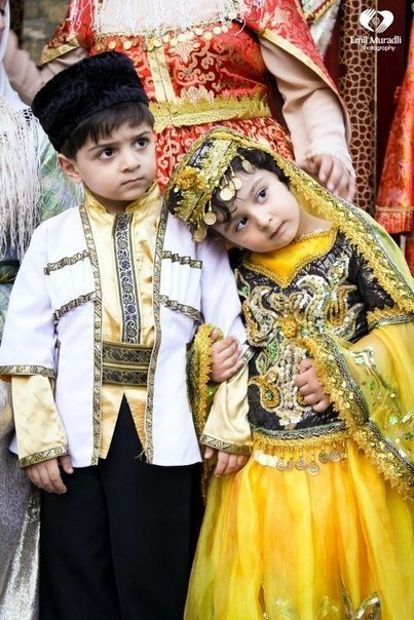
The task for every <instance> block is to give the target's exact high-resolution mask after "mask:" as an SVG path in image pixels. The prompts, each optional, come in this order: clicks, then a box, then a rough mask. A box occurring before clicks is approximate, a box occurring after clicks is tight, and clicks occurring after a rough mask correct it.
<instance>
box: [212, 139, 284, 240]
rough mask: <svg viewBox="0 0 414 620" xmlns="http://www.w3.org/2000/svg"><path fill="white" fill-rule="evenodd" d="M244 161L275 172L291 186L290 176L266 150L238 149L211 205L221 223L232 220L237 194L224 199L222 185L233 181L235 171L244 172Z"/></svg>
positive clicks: (282, 180)
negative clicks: (229, 198)
mask: <svg viewBox="0 0 414 620" xmlns="http://www.w3.org/2000/svg"><path fill="white" fill-rule="evenodd" d="M243 161H248V162H249V163H250V164H251V165H252V166H254V168H257V169H258V170H260V169H262V170H268V171H269V172H273V173H274V174H275V175H276V176H277V178H278V179H279V181H281V182H282V183H284V184H285V185H287V186H288V187H289V179H288V177H287V176H286V175H285V174H284V173H283V172H282V170H281V169H280V168H279V166H278V165H277V163H276V162H275V160H274V159H273V157H272V156H271V155H270V153H267V152H266V151H262V150H260V149H242V148H240V149H238V150H237V155H236V157H234V158H233V159H232V161H231V162H230V164H229V167H228V168H227V170H226V172H225V173H224V174H223V176H222V177H221V179H220V183H219V185H218V187H217V189H215V190H214V192H213V196H212V199H211V206H212V207H213V210H214V211H215V212H216V213H217V215H218V216H219V220H220V223H221V224H222V223H224V222H228V221H229V220H230V218H231V214H232V211H233V209H232V205H233V202H234V200H235V198H236V196H235V197H234V198H232V199H231V200H229V201H224V200H222V199H221V198H220V191H221V186H222V185H223V184H224V185H227V184H228V182H229V181H230V183H231V179H232V176H233V175H234V173H235V172H239V171H240V170H243V172H245V168H244V167H243ZM210 230H211V229H210Z"/></svg>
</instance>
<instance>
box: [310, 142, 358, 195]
mask: <svg viewBox="0 0 414 620" xmlns="http://www.w3.org/2000/svg"><path fill="white" fill-rule="evenodd" d="M302 168H303V169H304V170H305V172H308V173H309V174H312V175H313V176H314V177H316V178H317V180H318V181H319V183H321V184H322V185H323V186H324V187H326V188H327V189H328V190H329V191H330V192H333V193H334V194H337V195H338V196H341V198H345V200H353V198H354V196H355V189H356V184H355V175H354V174H353V172H352V171H351V170H349V169H348V168H347V167H346V165H345V164H344V163H343V162H342V161H341V160H340V159H339V158H338V157H335V155H328V154H327V153H324V154H322V155H313V156H312V157H308V159H307V160H306V162H305V163H304V164H303V166H302Z"/></svg>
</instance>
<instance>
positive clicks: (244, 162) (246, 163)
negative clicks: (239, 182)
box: [241, 159, 253, 172]
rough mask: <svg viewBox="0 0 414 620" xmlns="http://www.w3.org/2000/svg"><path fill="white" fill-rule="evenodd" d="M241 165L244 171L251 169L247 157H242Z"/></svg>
mask: <svg viewBox="0 0 414 620" xmlns="http://www.w3.org/2000/svg"><path fill="white" fill-rule="evenodd" d="M241 165H242V168H243V170H244V171H245V172H251V171H252V170H253V166H252V164H251V163H250V162H249V161H247V159H243V160H242V163H241Z"/></svg>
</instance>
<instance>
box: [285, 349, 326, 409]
mask: <svg viewBox="0 0 414 620" xmlns="http://www.w3.org/2000/svg"><path fill="white" fill-rule="evenodd" d="M294 383H295V385H296V386H297V387H298V388H299V393H300V395H301V396H303V400H304V401H305V403H306V404H307V405H311V406H312V409H313V410H314V411H316V413H323V412H324V411H326V410H327V409H328V407H329V406H330V404H331V400H330V398H329V396H328V395H327V394H326V393H325V392H324V390H323V388H322V386H321V384H320V382H319V379H318V377H317V376H316V371H315V366H314V363H313V360H311V359H305V360H303V361H302V363H301V365H300V373H299V374H298V375H296V377H295V378H294Z"/></svg>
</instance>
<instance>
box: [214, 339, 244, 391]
mask: <svg viewBox="0 0 414 620" xmlns="http://www.w3.org/2000/svg"><path fill="white" fill-rule="evenodd" d="M211 337H212V339H213V341H214V343H213V346H212V356H211V372H210V379H211V381H214V383H222V382H223V381H227V380H228V379H231V377H232V376H233V375H234V374H236V372H237V371H238V370H239V368H240V367H241V366H242V364H243V362H242V360H241V359H240V347H239V343H238V341H237V338H235V337H234V336H226V337H225V338H221V339H220V340H218V338H219V331H218V330H217V329H216V330H214V331H213V333H212V334H211Z"/></svg>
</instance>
